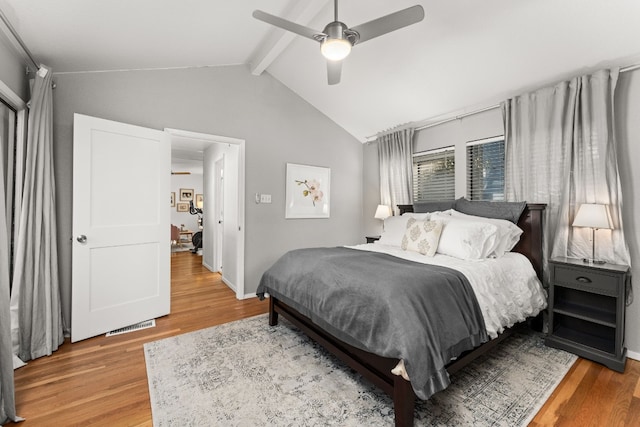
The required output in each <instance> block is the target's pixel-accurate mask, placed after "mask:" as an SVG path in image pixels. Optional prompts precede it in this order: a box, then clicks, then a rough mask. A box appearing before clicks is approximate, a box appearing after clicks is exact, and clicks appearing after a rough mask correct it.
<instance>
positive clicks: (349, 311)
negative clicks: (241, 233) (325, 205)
mask: <svg viewBox="0 0 640 427" xmlns="http://www.w3.org/2000/svg"><path fill="white" fill-rule="evenodd" d="M265 292H266V293H269V294H270V295H272V296H274V297H276V298H278V299H280V300H281V301H283V302H284V303H285V304H288V305H290V306H291V307H293V308H295V309H296V310H298V311H299V312H300V313H301V314H303V315H305V316H307V317H309V318H310V319H311V320H312V321H313V322H314V323H316V324H317V325H318V326H320V327H322V328H323V329H324V330H326V331H327V332H329V333H330V334H332V335H333V336H335V337H336V338H338V339H340V340H342V341H344V342H346V343H348V344H351V345H353V346H355V347H358V348H360V349H363V350H366V351H368V352H371V353H375V354H377V355H380V356H383V357H390V358H397V359H402V360H404V363H405V368H406V370H407V373H408V374H409V377H410V378H411V385H412V386H413V389H414V391H415V393H416V395H417V396H418V397H420V398H422V399H428V398H429V397H430V396H431V395H432V394H434V393H436V392H438V391H440V390H443V389H444V388H446V387H447V386H448V385H449V382H450V381H449V375H448V373H447V371H446V369H445V365H446V364H447V363H448V362H449V361H450V360H451V358H452V357H456V356H458V355H459V354H460V353H462V352H463V351H465V350H468V349H471V348H473V347H476V346H478V345H480V344H481V343H483V342H485V341H487V340H488V336H487V333H486V330H485V325H484V320H483V317H482V313H481V312H480V307H479V306H478V302H477V300H476V297H475V294H474V292H473V289H472V288H471V285H470V284H469V282H468V280H467V279H466V277H465V276H464V275H463V274H462V273H460V272H458V271H455V270H452V269H450V268H446V267H440V266H433V265H427V264H420V263H415V262H412V261H407V260H403V259H401V258H397V257H394V256H391V255H387V254H382V253H376V252H367V251H361V250H356V249H349V248H344V247H338V248H313V249H299V250H294V251H291V252H288V253H286V254H285V255H283V256H282V258H280V259H279V260H278V261H277V262H276V263H275V264H274V265H273V266H272V267H271V268H270V269H269V270H267V271H266V272H265V273H264V275H263V276H262V279H261V280H260V284H259V286H258V290H257V293H258V296H259V297H260V298H264V293H265Z"/></svg>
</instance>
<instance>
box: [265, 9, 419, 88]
mask: <svg viewBox="0 0 640 427" xmlns="http://www.w3.org/2000/svg"><path fill="white" fill-rule="evenodd" d="M253 17H254V18H256V19H259V20H260V21H264V22H266V23H268V24H271V25H275V26H276V27H280V28H282V29H285V30H287V31H291V32H292V33H296V34H298V35H301V36H303V37H307V38H309V39H312V40H315V41H317V42H319V43H320V51H321V52H322V55H323V56H324V57H325V58H327V74H328V80H329V84H330V85H334V84H337V83H340V74H341V72H342V60H343V59H344V58H346V57H347V56H348V55H349V53H350V52H351V48H352V47H353V46H355V45H356V44H358V43H364V42H366V41H367V40H371V39H372V38H375V37H378V36H381V35H384V34H387V33H390V32H392V31H395V30H398V29H400V28H403V27H406V26H409V25H412V24H415V23H418V22H420V21H422V20H423V19H424V9H423V8H422V6H420V5H416V6H411V7H408V8H406V9H403V10H400V11H398V12H394V13H391V14H389V15H385V16H383V17H381V18H378V19H374V20H373V21H369V22H365V23H364V24H360V25H357V26H355V27H352V28H348V27H347V26H346V25H345V24H344V23H342V22H340V21H338V0H334V21H333V22H330V23H329V24H327V26H326V27H324V30H322V31H317V30H314V29H312V28H309V27H305V26H303V25H300V24H296V23H295V22H291V21H288V20H286V19H283V18H280V17H278V16H274V15H270V14H268V13H266V12H263V11H261V10H255V11H254V12H253Z"/></svg>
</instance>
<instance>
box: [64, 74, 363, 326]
mask: <svg viewBox="0 0 640 427" xmlns="http://www.w3.org/2000/svg"><path fill="white" fill-rule="evenodd" d="M55 81H56V83H57V88H56V90H55V92H54V136H55V144H56V150H55V161H56V180H57V197H58V222H59V231H60V241H61V242H62V243H61V245H60V246H61V247H60V275H61V288H62V300H63V313H64V315H65V319H67V321H68V320H69V318H70V299H71V240H70V239H71V231H72V230H71V208H72V194H71V186H72V161H73V159H72V152H73V145H72V143H73V142H72V136H73V113H81V114H86V115H90V116H96V117H101V118H105V119H109V120H116V121H120V122H125V123H131V124H135V125H140V126H146V127H150V128H155V129H163V128H165V127H167V128H173V129H182V130H187V131H193V132H201V133H208V134H213V135H220V136H227V137H233V138H240V139H244V140H245V141H246V201H245V203H246V212H245V217H246V223H245V233H246V234H245V238H246V242H245V248H246V251H245V293H250V292H255V289H256V287H257V285H258V281H259V279H260V277H261V275H262V273H263V272H264V271H265V270H266V269H267V268H268V267H269V266H270V265H271V264H272V263H273V262H274V261H275V260H276V259H277V258H278V257H279V256H280V255H282V254H283V253H284V252H286V251H288V250H290V249H293V248H300V247H309V246H335V245H343V244H354V243H359V242H361V241H362V240H363V239H362V234H363V228H362V223H361V218H362V196H361V194H362V144H361V143H360V142H358V141H357V140H356V139H355V138H353V137H352V136H350V135H349V134H347V133H346V132H345V131H344V130H343V129H342V128H340V127H339V126H338V125H336V124H335V123H334V122H332V121H331V120H329V119H328V118H327V117H326V116H324V115H323V114H321V113H320V112H318V111H317V110H316V109H315V108H314V107H312V106H311V105H310V104H308V103H307V102H305V101H304V100H302V99H301V98H300V97H299V96H297V95H296V94H295V93H293V92H292V91H290V90H289V89H287V88H286V87H285V86H283V85H282V84H281V83H280V82H278V81H277V80H275V79H274V78H272V77H271V76H270V75H268V74H266V73H265V74H263V75H261V76H259V77H256V76H253V75H251V74H250V73H249V71H248V69H247V68H246V67H245V66H229V67H218V68H211V67H203V68H196V69H178V70H155V71H127V72H102V73H83V74H59V75H56V76H55ZM143 160H144V159H141V161H143ZM287 162H292V163H300V164H309V165H316V166H324V167H329V168H331V184H332V185H331V218H329V219H305V220H285V219H284V200H285V194H284V188H285V164H286V163H287ZM255 193H268V194H271V195H272V200H273V203H272V204H260V205H256V204H255V202H254V198H253V195H254V194H255Z"/></svg>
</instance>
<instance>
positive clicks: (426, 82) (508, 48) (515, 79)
mask: <svg viewBox="0 0 640 427" xmlns="http://www.w3.org/2000/svg"><path fill="white" fill-rule="evenodd" d="M414 4H421V5H422V6H423V7H424V10H425V14H426V16H425V19H424V20H423V21H422V22H420V23H418V24H415V25H412V26H410V27H406V28H403V29H401V30H398V31H395V32H393V33H390V34H387V35H384V36H382V37H379V38H376V39H373V40H371V41H368V42H367V43H366V44H362V45H356V46H355V47H354V49H353V51H352V53H351V55H350V56H349V57H348V58H347V59H346V60H345V62H344V66H343V72H342V81H341V83H340V84H338V85H334V86H329V85H328V84H327V76H326V65H325V62H324V58H323V57H322V56H321V54H320V49H319V45H318V43H316V42H315V41H313V40H309V39H305V38H303V37H300V36H295V35H292V34H290V33H286V32H284V31H282V30H279V29H276V28H273V27H271V26H270V25H268V24H265V23H263V22H261V21H258V20H256V19H254V18H253V17H252V16H251V14H252V12H253V10H255V9H261V10H263V11H265V12H268V13H270V14H273V15H277V16H281V17H284V18H286V19H289V20H291V21H295V22H297V23H300V24H302V25H306V26H309V27H312V28H315V29H318V30H322V29H323V28H324V26H325V25H326V24H327V23H329V22H330V21H332V20H333V2H332V1H330V0H269V1H261V0H241V1H232V0H179V1H178V0H108V1H105V0H56V1H52V0H0V9H1V10H2V11H3V12H4V14H5V15H6V16H7V17H8V18H9V20H10V21H11V23H12V25H13V27H14V28H15V29H16V31H17V32H18V33H19V35H20V36H21V38H22V39H23V41H24V42H25V44H26V45H27V47H28V48H29V50H30V51H31V53H32V55H33V56H34V57H35V59H36V61H38V62H41V63H44V64H47V65H49V66H51V67H52V68H53V71H54V73H72V72H91V71H105V70H130V69H154V68H175V67H202V66H225V65H232V64H234V65H235V64H247V67H249V68H250V70H251V71H252V72H253V73H254V74H260V73H261V72H267V73H269V74H271V75H272V76H273V77H275V78H276V79H278V80H279V81H281V82H282V83H283V84H284V85H286V86H287V87H289V88H290V89H291V90H293V91H294V92H296V93H297V94H298V95H300V96H301V97H302V98H304V99H306V100H307V101H308V102H309V103H310V104H312V105H314V106H315V107H316V108H317V109H318V110H320V111H322V112H323V113H324V114H326V115H327V116H328V117H329V118H331V119H332V120H334V121H335V122H336V123H337V124H339V125H340V126H342V127H343V128H344V129H345V130H347V131H348V132H349V133H351V134H352V135H354V136H355V137H356V138H358V139H359V140H361V141H364V140H365V139H366V138H367V137H369V136H372V135H375V134H376V133H377V132H378V131H381V130H384V129H386V128H390V127H394V126H396V125H399V124H402V123H406V122H419V123H427V122H429V121H432V120H437V119H439V118H441V117H443V116H446V115H451V114H461V113H464V112H466V111H471V110H474V109H477V108H481V107H485V106H489V105H492V104H495V103H497V102H499V101H500V100H502V99H504V98H506V97H508V96H513V95H516V94H518V93H521V92H523V91H525V90H528V89H532V88H536V87H538V86H541V85H544V84H547V83H551V82H554V81H556V80H560V79H563V78H566V77H569V76H572V75H576V74H581V73H584V72H588V71H590V70H594V69H597V68H601V67H605V66H612V65H620V66H625V65H629V64H635V63H638V62H640V25H638V22H640V1H638V0H517V1H514V0H482V1H478V0H446V1H444V0H422V1H418V0H395V1H393V2H392V1H384V0H342V1H340V2H339V19H340V21H342V22H344V23H345V24H346V25H347V26H348V27H352V26H355V25H358V24H361V23H364V22H367V21H370V20H372V19H375V18H378V17H380V16H383V15H386V14H389V13H392V12H395V11H397V10H400V9H403V8H406V7H409V6H412V5H414ZM425 120H426V121H425Z"/></svg>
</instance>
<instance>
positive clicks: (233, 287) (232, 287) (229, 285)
mask: <svg viewBox="0 0 640 427" xmlns="http://www.w3.org/2000/svg"><path fill="white" fill-rule="evenodd" d="M222 282H223V283H224V284H226V285H227V286H228V287H230V288H231V289H232V290H233V292H236V285H234V284H233V282H231V281H229V280H228V279H227V278H226V277H224V274H223V275H222Z"/></svg>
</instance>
